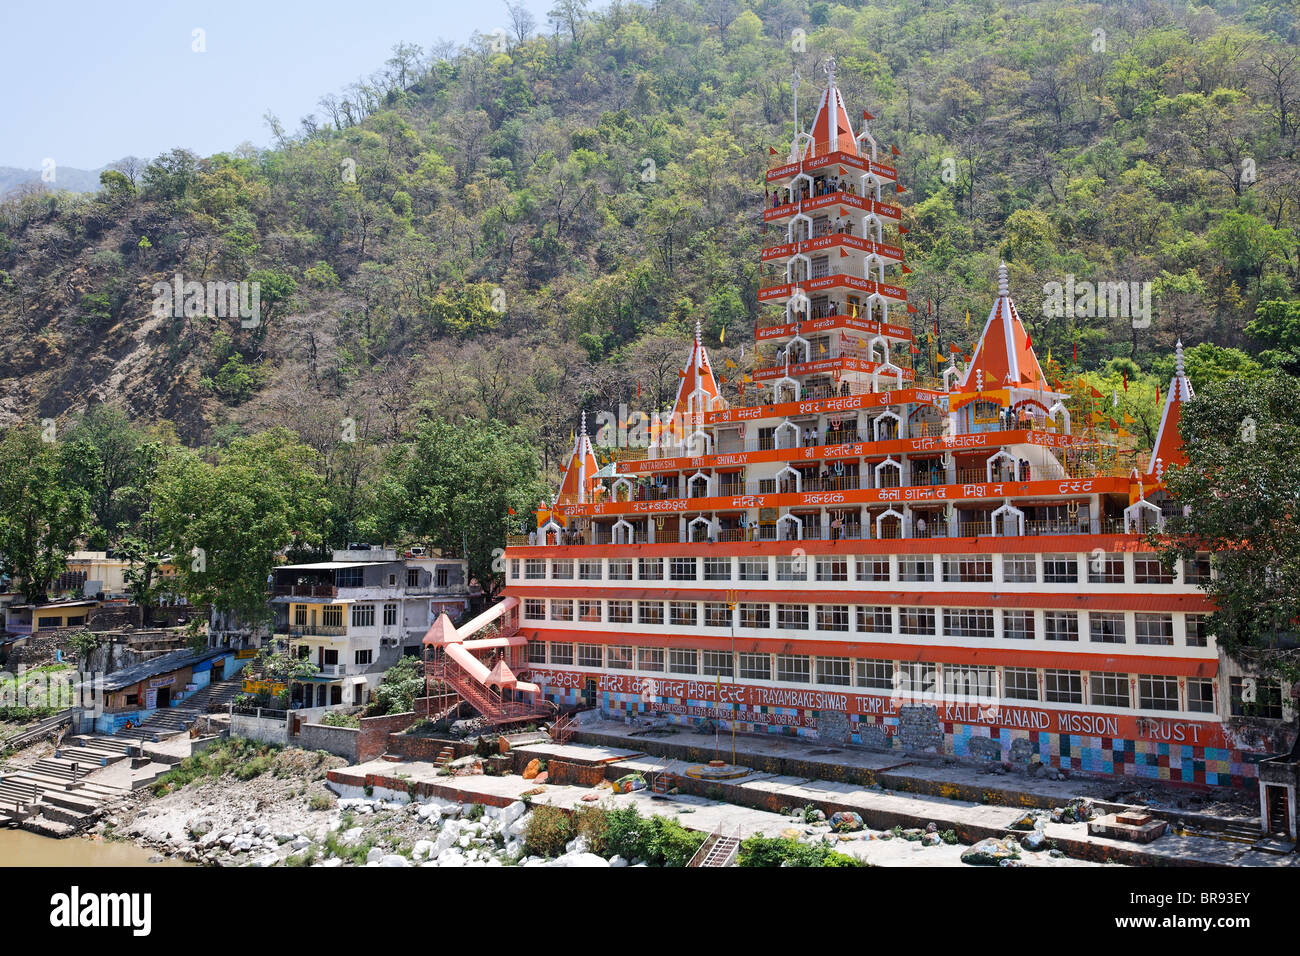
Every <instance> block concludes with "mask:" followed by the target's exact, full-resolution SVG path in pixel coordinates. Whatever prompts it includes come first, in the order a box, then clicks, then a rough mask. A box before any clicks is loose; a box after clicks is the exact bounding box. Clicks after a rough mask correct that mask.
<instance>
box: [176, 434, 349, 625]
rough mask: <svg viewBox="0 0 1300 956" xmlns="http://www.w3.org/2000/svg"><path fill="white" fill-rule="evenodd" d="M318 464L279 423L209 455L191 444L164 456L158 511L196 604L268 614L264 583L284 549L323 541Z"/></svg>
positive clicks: (181, 580)
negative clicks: (277, 425)
mask: <svg viewBox="0 0 1300 956" xmlns="http://www.w3.org/2000/svg"><path fill="white" fill-rule="evenodd" d="M318 464H319V459H318V456H317V454H316V453H315V452H314V451H313V450H312V449H310V448H308V447H307V446H305V445H302V444H300V443H299V442H298V441H297V440H296V437H295V436H294V435H293V434H292V433H291V432H288V431H286V430H284V429H278V428H277V429H271V430H269V431H266V432H262V433H260V434H257V435H254V436H251V437H248V438H237V439H235V440H234V441H233V442H231V444H230V446H229V447H228V448H225V449H222V450H220V451H217V452H214V453H213V456H212V460H205V459H204V458H203V457H201V456H200V455H198V454H196V453H194V452H190V451H186V450H176V451H174V452H172V453H171V454H169V455H168V456H167V457H166V458H164V459H163V461H162V463H161V464H160V465H159V468H158V477H157V479H156V480H155V482H154V486H153V494H154V506H153V514H154V516H155V518H156V520H157V522H158V529H159V534H160V537H161V539H162V540H163V541H164V542H166V544H167V545H168V547H169V548H170V550H171V551H172V553H173V554H174V555H175V556H176V558H175V561H176V566H177V586H178V588H179V590H180V591H181V593H183V594H184V595H186V597H187V598H188V599H189V601H190V602H191V603H192V604H198V605H209V604H210V605H212V606H213V607H215V608H217V609H218V610H223V611H233V612H235V613H236V614H238V615H239V617H240V618H241V619H243V620H246V621H249V622H253V621H259V620H265V619H266V618H267V616H268V611H267V604H266V582H267V580H268V578H269V576H270V574H271V569H272V568H274V567H275V566H276V565H277V564H278V563H280V556H281V555H284V554H285V553H286V552H289V551H295V550H296V551H298V552H303V551H310V550H311V549H314V548H319V547H320V546H321V544H322V538H321V534H320V531H319V529H320V527H321V525H322V523H323V519H324V514H325V512H326V509H327V507H328V502H327V501H326V500H325V497H324V493H323V490H322V480H321V476H320V474H319V472H318V470H317V468H318Z"/></svg>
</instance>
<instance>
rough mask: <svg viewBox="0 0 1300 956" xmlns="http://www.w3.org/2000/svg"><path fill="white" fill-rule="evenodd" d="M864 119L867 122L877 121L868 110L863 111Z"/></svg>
mask: <svg viewBox="0 0 1300 956" xmlns="http://www.w3.org/2000/svg"><path fill="white" fill-rule="evenodd" d="M862 118H863V119H865V120H869V119H875V117H874V116H872V115H871V114H870V113H868V112H867V111H866V110H863V111H862Z"/></svg>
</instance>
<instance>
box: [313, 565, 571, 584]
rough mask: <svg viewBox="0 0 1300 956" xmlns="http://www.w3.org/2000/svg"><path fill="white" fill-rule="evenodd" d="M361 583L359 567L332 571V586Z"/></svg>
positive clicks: (544, 568) (543, 572)
mask: <svg viewBox="0 0 1300 956" xmlns="http://www.w3.org/2000/svg"><path fill="white" fill-rule="evenodd" d="M545 574H546V562H545V561H543V562H542V575H543V576H545ZM361 584H362V571H361V568H340V569H339V570H337V571H335V572H334V586H335V587H340V588H359V587H361Z"/></svg>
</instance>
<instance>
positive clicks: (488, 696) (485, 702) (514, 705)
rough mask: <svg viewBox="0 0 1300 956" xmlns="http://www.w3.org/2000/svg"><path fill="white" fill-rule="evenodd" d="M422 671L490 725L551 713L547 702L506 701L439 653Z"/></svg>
mask: <svg viewBox="0 0 1300 956" xmlns="http://www.w3.org/2000/svg"><path fill="white" fill-rule="evenodd" d="M424 672H425V675H426V676H427V677H428V678H429V679H430V680H440V681H442V682H443V684H444V685H445V686H447V687H449V688H451V689H452V690H454V691H455V692H456V693H457V694H459V695H460V698H461V699H462V700H463V701H465V703H467V704H469V705H470V706H471V707H473V708H474V709H475V710H477V711H478V712H479V713H480V714H481V715H482V716H483V719H484V721H485V722H486V723H487V724H488V725H489V726H495V725H497V724H509V723H517V722H519V721H525V720H537V719H540V718H544V717H549V716H550V715H551V714H552V713H554V706H553V705H552V704H551V703H550V702H549V701H543V702H541V703H538V704H534V703H532V702H530V701H524V700H506V699H505V698H504V697H502V696H501V693H500V691H498V690H496V689H495V688H493V687H488V686H486V685H484V684H481V683H479V682H478V681H477V680H475V678H474V676H473V675H472V674H470V673H469V671H467V670H465V668H463V667H461V666H460V665H459V664H457V663H456V662H455V661H453V660H451V658H449V657H448V656H447V655H446V654H441V653H440V654H438V655H437V657H436V658H435V659H434V660H431V661H428V662H426V663H425V665H424Z"/></svg>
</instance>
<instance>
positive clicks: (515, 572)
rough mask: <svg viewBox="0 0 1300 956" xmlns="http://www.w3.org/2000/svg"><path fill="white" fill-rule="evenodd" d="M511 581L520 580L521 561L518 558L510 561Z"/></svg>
mask: <svg viewBox="0 0 1300 956" xmlns="http://www.w3.org/2000/svg"><path fill="white" fill-rule="evenodd" d="M510 579H511V580H512V581H517V580H519V559H518V558H511V559H510Z"/></svg>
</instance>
